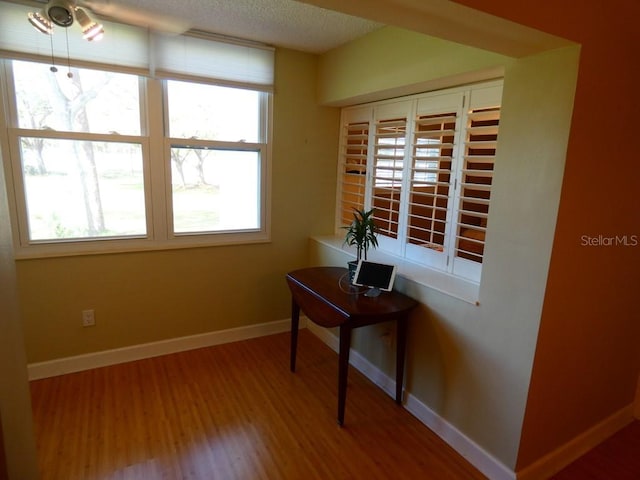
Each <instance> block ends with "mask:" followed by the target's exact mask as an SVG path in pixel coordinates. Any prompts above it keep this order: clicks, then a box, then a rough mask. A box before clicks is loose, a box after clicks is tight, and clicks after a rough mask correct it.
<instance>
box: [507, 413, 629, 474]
mask: <svg viewBox="0 0 640 480" xmlns="http://www.w3.org/2000/svg"><path fill="white" fill-rule="evenodd" d="M632 421H633V404H631V405H629V406H627V407H625V408H623V409H621V410H619V411H618V412H616V413H614V414H613V415H611V416H609V417H608V418H606V419H604V420H603V421H602V422H600V423H598V424H597V425H595V426H594V427H592V428H590V429H589V430H587V431H586V432H584V433H582V434H581V435H578V436H577V437H575V438H573V439H572V440H571V441H569V442H567V443H565V444H564V445H562V446H561V447H560V448H557V449H556V450H554V451H553V452H551V453H549V454H548V455H545V456H544V457H542V458H540V459H539V460H538V461H536V462H534V463H532V464H531V465H529V466H528V467H526V468H524V469H523V470H520V471H519V472H518V474H517V479H518V480H540V479H546V478H549V477H551V476H552V475H555V474H556V473H558V472H559V471H560V470H562V469H563V468H564V467H566V466H567V465H569V464H570V463H572V462H573V461H575V460H577V459H578V458H579V457H581V456H582V455H584V454H585V453H587V452H588V451H589V450H591V449H592V448H593V447H595V446H596V445H598V444H600V443H602V442H603V441H604V440H606V439H607V438H609V437H610V436H611V435H613V434H614V433H616V432H617V431H618V430H620V429H622V428H624V427H625V426H627V425H628V424H629V423H631V422H632Z"/></svg>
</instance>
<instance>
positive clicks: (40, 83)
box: [13, 61, 140, 135]
mask: <svg viewBox="0 0 640 480" xmlns="http://www.w3.org/2000/svg"><path fill="white" fill-rule="evenodd" d="M49 68H50V66H49V65H47V64H43V63H32V62H20V61H14V62H13V76H14V83H15V91H16V105H17V110H18V126H19V128H29V129H37V130H56V131H65V132H88V133H119V134H121V135H140V97H139V86H138V77H137V76H135V75H126V74H122V73H113V72H103V71H99V70H88V69H84V68H83V69H79V68H71V69H70V71H71V73H72V75H73V76H72V77H71V78H69V77H68V76H67V73H68V72H69V69H67V68H66V67H60V69H59V71H58V72H57V73H53V72H51V71H50V70H49Z"/></svg>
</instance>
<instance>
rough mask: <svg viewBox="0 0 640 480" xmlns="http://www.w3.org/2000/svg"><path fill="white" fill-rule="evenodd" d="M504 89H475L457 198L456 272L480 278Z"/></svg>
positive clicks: (475, 278) (469, 114) (467, 119)
mask: <svg viewBox="0 0 640 480" xmlns="http://www.w3.org/2000/svg"><path fill="white" fill-rule="evenodd" d="M500 98H501V90H500V89H499V88H491V89H485V90H480V91H478V92H473V93H472V98H471V101H470V105H469V108H468V110H467V112H466V129H465V143H464V155H463V157H462V168H461V172H460V185H459V188H458V192H459V193H458V199H457V208H458V212H457V218H456V240H455V260H454V262H456V263H454V270H453V271H454V273H457V274H459V275H461V276H465V277H468V278H472V279H474V280H479V275H480V266H481V264H482V262H483V259H484V246H485V237H486V232H487V222H488V217H489V203H490V200H491V187H492V183H493V169H494V163H495V155H496V146H497V141H498V129H499V125H500Z"/></svg>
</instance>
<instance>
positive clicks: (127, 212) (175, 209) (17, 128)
mask: <svg viewBox="0 0 640 480" xmlns="http://www.w3.org/2000/svg"><path fill="white" fill-rule="evenodd" d="M32 10H33V6H30V5H22V4H20V3H12V2H0V52H1V55H2V57H0V154H1V158H2V167H3V168H4V171H5V178H6V182H7V187H8V193H9V204H10V210H11V213H12V224H13V227H14V228H13V232H14V244H15V245H16V254H17V256H18V257H33V256H46V255H69V254H82V253H94V252H96V253H100V252H112V251H128V250H141V249H164V248H185V247H189V246H196V247H197V246H203V245H217V244H228V243H251V242H263V241H267V240H268V239H269V211H268V198H269V192H268V188H269V182H268V179H269V178H268V172H269V170H270V169H269V168H268V165H269V155H270V151H269V139H270V130H271V129H270V121H271V114H270V110H271V108H272V106H271V97H272V94H271V92H272V91H273V71H274V49H273V48H272V47H269V46H266V45H260V44H258V43H256V42H246V41H243V40H241V39H230V38H228V37H224V38H223V37H220V36H216V35H209V34H206V33H203V32H191V33H189V32H188V33H185V34H183V35H160V34H156V33H154V32H149V31H148V30H147V29H146V28H142V27H137V26H133V25H124V24H118V23H115V22H111V21H108V20H104V21H103V24H104V26H105V37H104V38H103V39H102V40H101V41H100V42H87V41H85V40H83V38H82V35H79V34H77V33H78V32H76V31H74V32H73V34H72V33H71V32H69V34H68V35H66V34H65V33H66V32H65V30H64V29H58V30H56V31H55V32H54V34H53V35H52V36H48V35H43V34H42V33H41V32H38V31H36V30H35V29H34V28H33V27H32V26H31V25H30V24H29V22H27V21H26V20H25V19H26V18H27V13H28V12H30V11H32ZM54 66H55V67H57V71H55V70H56V68H52V67H54Z"/></svg>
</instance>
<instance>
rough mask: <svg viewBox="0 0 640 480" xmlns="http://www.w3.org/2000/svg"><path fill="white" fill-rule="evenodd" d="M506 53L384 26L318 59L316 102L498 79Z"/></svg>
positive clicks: (372, 97) (352, 100)
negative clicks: (317, 97)
mask: <svg viewBox="0 0 640 480" xmlns="http://www.w3.org/2000/svg"><path fill="white" fill-rule="evenodd" d="M509 60H510V59H509V58H508V57H505V56H504V55H498V54H496V53H491V52H487V51H485V50H479V49H477V48H472V47H467V46H464V45H461V44H458V43H453V42H448V41H446V40H440V39H438V38H434V37H428V36H426V35H422V34H420V33H416V32H411V31H408V30H403V29H400V28H395V27H385V28H383V29H382V30H380V31H377V32H374V33H373V34H370V35H367V36H365V37H362V38H360V39H357V40H355V41H353V42H350V43H348V44H346V45H344V46H342V47H340V48H337V49H334V50H332V51H330V52H328V53H326V54H325V55H323V56H322V57H321V62H320V72H319V82H318V91H319V95H318V96H319V100H320V102H322V103H323V104H338V105H339V104H345V103H349V104H354V103H361V102H363V101H371V100H376V99H383V98H393V97H397V96H400V95H407V94H410V93H417V92H424V91H428V90H435V89H437V88H445V87H451V86H454V85H458V84H463V83H469V82H472V81H478V80H480V79H484V80H486V79H488V78H496V77H500V76H502V70H503V69H504V66H505V65H506V64H508V63H509Z"/></svg>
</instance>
